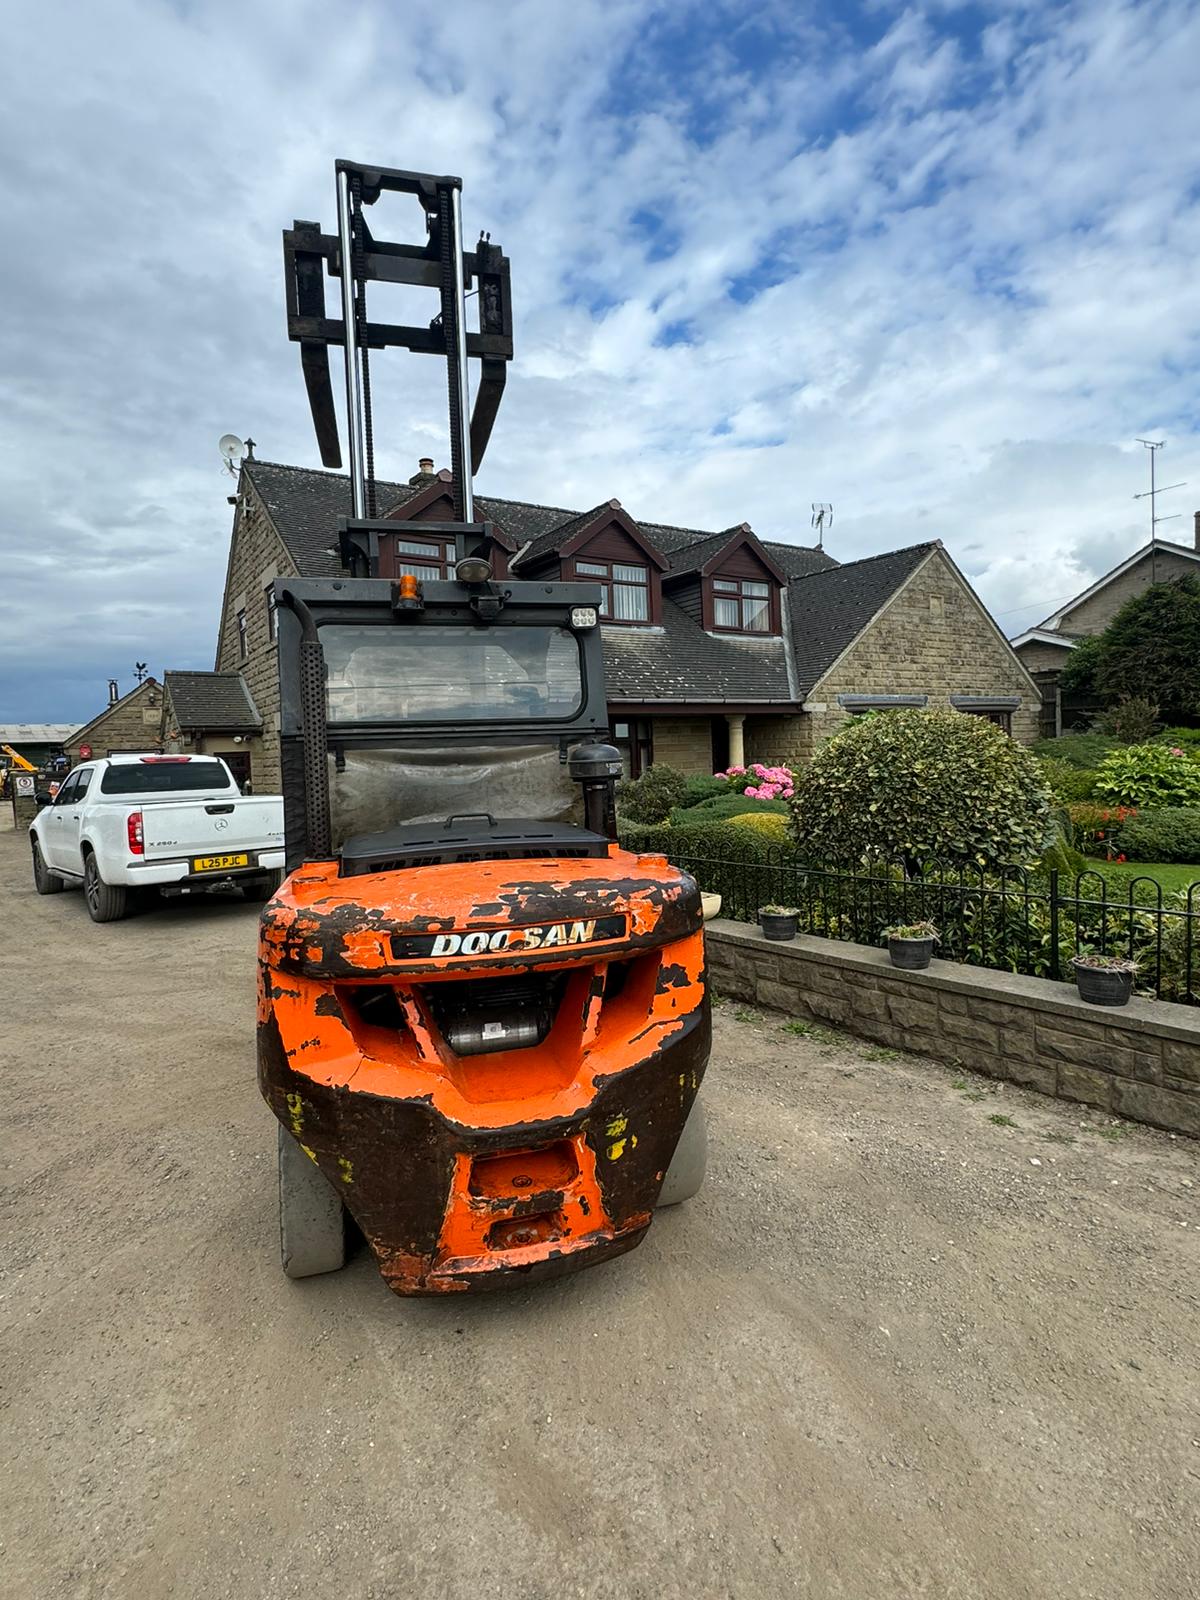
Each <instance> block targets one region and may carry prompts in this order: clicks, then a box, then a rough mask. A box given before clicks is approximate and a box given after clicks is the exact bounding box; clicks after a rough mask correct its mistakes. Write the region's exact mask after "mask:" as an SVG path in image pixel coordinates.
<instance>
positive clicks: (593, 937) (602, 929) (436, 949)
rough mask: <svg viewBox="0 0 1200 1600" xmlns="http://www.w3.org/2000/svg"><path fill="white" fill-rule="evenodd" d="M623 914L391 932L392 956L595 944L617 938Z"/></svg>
mask: <svg viewBox="0 0 1200 1600" xmlns="http://www.w3.org/2000/svg"><path fill="white" fill-rule="evenodd" d="M624 933H625V918H624V917H590V918H587V919H585V920H580V921H577V922H537V923H526V924H524V925H523V926H520V927H516V928H475V929H471V930H469V931H467V932H465V933H430V934H420V935H412V936H409V935H404V934H398V933H397V934H393V935H392V956H393V958H394V959H395V960H397V961H404V960H410V959H412V958H414V957H417V956H435V957H436V956H483V955H502V954H511V953H512V952H513V951H516V950H554V949H557V948H559V947H560V946H561V947H563V948H566V947H567V946H570V945H579V944H594V943H596V942H597V941H598V940H601V939H620V938H622V937H623V935H624Z"/></svg>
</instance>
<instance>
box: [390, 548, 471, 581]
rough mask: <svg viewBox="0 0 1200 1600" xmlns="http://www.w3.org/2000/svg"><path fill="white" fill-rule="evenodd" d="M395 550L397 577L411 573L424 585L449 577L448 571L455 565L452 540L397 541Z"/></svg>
mask: <svg viewBox="0 0 1200 1600" xmlns="http://www.w3.org/2000/svg"><path fill="white" fill-rule="evenodd" d="M393 549H394V550H395V553H396V554H395V568H396V576H400V575H401V574H403V573H406V572H411V573H412V575H413V577H414V578H419V579H420V580H421V581H422V582H423V583H424V582H430V583H434V582H436V581H437V579H439V578H445V577H447V576H449V570H448V569H449V568H450V567H451V566H452V565H453V563H454V541H453V540H452V539H450V540H447V539H397V540H396V541H395V543H394V545H393ZM381 576H384V574H381Z"/></svg>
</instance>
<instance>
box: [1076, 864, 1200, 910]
mask: <svg viewBox="0 0 1200 1600" xmlns="http://www.w3.org/2000/svg"><path fill="white" fill-rule="evenodd" d="M1088 867H1089V868H1090V869H1092V870H1094V871H1096V872H1102V873H1103V874H1104V876H1105V878H1106V879H1107V880H1108V882H1109V883H1110V884H1111V885H1113V886H1114V887H1115V888H1117V889H1118V890H1119V892H1120V893H1122V894H1124V893H1126V892H1127V890H1128V886H1129V884H1130V883H1131V882H1132V880H1133V879H1134V878H1153V879H1154V880H1155V881H1156V882H1157V883H1160V884H1161V885H1162V892H1163V894H1164V896H1165V895H1168V894H1174V893H1175V891H1176V890H1177V889H1186V888H1187V886H1188V885H1189V884H1190V883H1197V884H1200V864H1197V865H1195V866H1181V865H1180V864H1179V863H1178V862H1174V861H1093V860H1090V859H1089V860H1088ZM1095 888H1096V885H1095V883H1092V884H1091V885H1090V886H1089V884H1088V883H1087V882H1086V881H1085V882H1084V884H1083V894H1084V896H1085V897H1087V898H1091V895H1092V892H1093V891H1094V890H1095ZM1147 888H1148V886H1147V885H1146V884H1140V885H1139V892H1138V898H1139V899H1140V898H1141V895H1142V891H1144V890H1146V889H1147ZM1110 893H1111V890H1110ZM1147 898H1149V899H1153V898H1154V896H1153V892H1150V893H1149V894H1148V896H1147ZM1193 898H1194V900H1195V902H1196V904H1197V906H1200V889H1198V890H1197V891H1196V894H1195V895H1194V897H1193Z"/></svg>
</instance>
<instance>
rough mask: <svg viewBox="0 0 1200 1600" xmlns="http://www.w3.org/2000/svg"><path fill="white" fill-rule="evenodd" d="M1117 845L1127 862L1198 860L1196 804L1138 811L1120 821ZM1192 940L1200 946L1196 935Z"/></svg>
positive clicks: (1199, 827) (1199, 825)
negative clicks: (1165, 809) (1161, 809)
mask: <svg viewBox="0 0 1200 1600" xmlns="http://www.w3.org/2000/svg"><path fill="white" fill-rule="evenodd" d="M1120 844H1121V850H1122V852H1123V853H1124V854H1125V855H1126V856H1127V857H1128V858H1129V860H1130V861H1180V862H1184V863H1185V864H1186V863H1187V862H1189V861H1196V862H1200V806H1176V807H1174V808H1173V809H1172V810H1169V811H1139V812H1138V814H1137V816H1135V817H1130V819H1129V820H1128V822H1125V823H1124V824H1122V827H1121V834H1120ZM1196 875H1197V877H1200V866H1198V867H1197V869H1196ZM1196 942H1197V944H1198V945H1200V935H1198V937H1197V940H1196ZM1198 965H1200V959H1198Z"/></svg>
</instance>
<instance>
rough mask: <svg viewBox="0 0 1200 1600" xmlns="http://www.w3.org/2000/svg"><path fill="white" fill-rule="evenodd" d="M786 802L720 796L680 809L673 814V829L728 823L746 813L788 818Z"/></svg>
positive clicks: (727, 795)
mask: <svg viewBox="0 0 1200 1600" xmlns="http://www.w3.org/2000/svg"><path fill="white" fill-rule="evenodd" d="M787 809H788V808H787V802H786V801H785V800H751V798H750V797H749V795H745V794H718V795H714V796H713V797H712V799H710V800H702V801H701V802H700V804H699V805H695V806H687V807H679V806H677V807H676V808H675V810H674V811H672V813H671V826H672V827H673V828H686V827H687V826H688V825H689V824H690V823H698V822H726V821H728V819H729V818H730V817H740V816H741V815H742V814H743V813H744V812H754V811H763V812H772V811H773V812H776V813H778V814H779V815H780V816H784V817H786V816H787Z"/></svg>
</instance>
